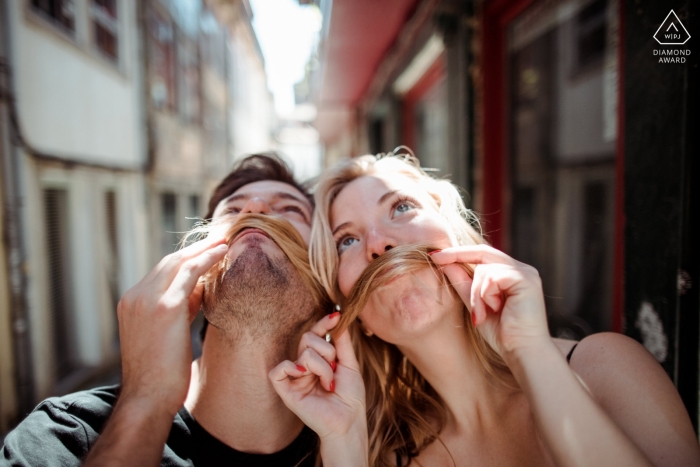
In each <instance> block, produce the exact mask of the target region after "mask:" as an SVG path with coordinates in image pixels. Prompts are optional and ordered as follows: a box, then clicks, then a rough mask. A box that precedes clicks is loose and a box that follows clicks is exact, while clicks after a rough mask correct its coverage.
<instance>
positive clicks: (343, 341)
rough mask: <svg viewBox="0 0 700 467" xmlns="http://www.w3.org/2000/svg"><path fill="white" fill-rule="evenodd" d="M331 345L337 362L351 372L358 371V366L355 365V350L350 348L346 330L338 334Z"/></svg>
mask: <svg viewBox="0 0 700 467" xmlns="http://www.w3.org/2000/svg"><path fill="white" fill-rule="evenodd" d="M333 344H334V345H335V355H336V358H337V359H338V362H339V363H340V364H341V365H343V366H346V367H348V368H350V369H351V370H355V371H360V365H359V363H357V357H355V349H354V348H353V346H352V339H350V331H348V330H347V329H346V330H345V331H343V332H342V333H340V335H339V336H338V337H336V338H335V339H334V341H333Z"/></svg>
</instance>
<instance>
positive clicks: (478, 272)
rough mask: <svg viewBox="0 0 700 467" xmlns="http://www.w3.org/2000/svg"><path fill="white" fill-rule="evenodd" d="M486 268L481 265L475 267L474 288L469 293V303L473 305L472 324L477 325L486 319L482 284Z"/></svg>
mask: <svg viewBox="0 0 700 467" xmlns="http://www.w3.org/2000/svg"><path fill="white" fill-rule="evenodd" d="M483 271H484V269H483V268H481V267H480V266H477V267H476V268H474V278H473V280H472V288H471V290H470V293H469V303H471V305H472V324H473V325H474V326H477V325H479V324H481V323H483V322H484V320H485V319H486V304H485V303H484V301H483V300H482V298H481V285H482V284H483V282H484V273H483Z"/></svg>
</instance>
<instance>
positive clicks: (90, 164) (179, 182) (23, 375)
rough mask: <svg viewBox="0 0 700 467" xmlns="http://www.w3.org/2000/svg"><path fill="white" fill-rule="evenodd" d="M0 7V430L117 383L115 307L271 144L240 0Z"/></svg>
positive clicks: (32, 1) (30, 1) (90, 0)
mask: <svg viewBox="0 0 700 467" xmlns="http://www.w3.org/2000/svg"><path fill="white" fill-rule="evenodd" d="M210 3H211V4H209V3H205V2H203V1H201V0H149V1H143V2H134V1H116V0H113V1H108V0H63V1H44V0H22V1H16V2H2V5H1V6H0V9H1V10H0V36H1V37H0V60H1V62H0V91H1V92H0V143H2V144H1V145H0V156H2V190H1V197H0V200H2V207H3V212H2V214H3V215H2V216H0V218H1V219H2V221H1V222H2V225H1V226H2V229H3V236H4V238H6V239H7V241H6V242H5V243H4V246H3V249H2V251H1V252H0V266H2V271H0V434H2V433H5V432H6V431H7V430H8V429H10V428H11V427H12V426H13V425H14V424H15V423H17V422H18V421H19V420H20V419H21V418H22V417H23V416H24V415H25V414H26V413H28V412H29V411H31V410H32V409H33V407H34V406H35V405H36V403H37V402H38V401H40V400H41V399H43V398H46V397H49V396H52V395H60V394H64V393H67V392H72V391H74V390H77V389H80V388H84V387H87V386H90V385H94V384H96V383H97V382H111V381H116V380H117V379H118V374H119V373H118V365H119V341H118V326H117V320H116V305H117V303H118V301H119V299H120V297H121V295H122V294H123V293H124V292H125V291H126V290H127V289H128V288H129V287H131V286H133V285H134V284H136V283H137V282H138V281H139V280H140V279H141V278H142V277H143V276H144V275H145V274H146V273H147V272H148V271H149V270H150V269H151V267H152V266H153V265H154V264H156V263H157V261H159V260H160V258H162V257H163V256H164V255H166V254H169V253H171V252H172V251H174V250H175V249H176V247H177V243H178V241H179V237H180V236H181V234H182V233H183V232H184V231H186V230H187V229H188V228H189V227H191V225H192V224H193V223H194V222H195V219H196V218H198V217H199V216H202V215H203V214H204V212H205V211H206V206H205V203H206V200H207V198H208V196H209V194H210V193H211V191H212V189H213V188H214V186H215V185H216V184H217V183H218V182H219V181H220V180H221V177H222V175H223V174H225V173H227V171H228V170H229V168H230V167H231V165H232V164H233V162H234V160H235V159H236V158H237V157H239V156H241V155H243V154H245V153H248V152H253V151H261V150H267V149H269V148H270V147H271V144H272V141H271V139H272V135H273V125H274V122H275V120H274V114H273V107H272V98H271V95H270V93H269V92H268V90H267V81H266V77H265V69H264V61H263V58H262V54H261V52H260V48H259V46H258V44H257V39H256V37H255V34H254V32H253V29H252V26H251V18H252V14H251V9H250V6H249V5H248V3H247V1H246V0H240V1H236V2H226V3H220V2H210Z"/></svg>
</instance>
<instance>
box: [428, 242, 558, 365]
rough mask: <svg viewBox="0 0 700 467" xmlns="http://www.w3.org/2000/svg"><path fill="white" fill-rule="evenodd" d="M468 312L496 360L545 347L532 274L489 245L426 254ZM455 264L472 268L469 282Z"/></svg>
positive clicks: (538, 292) (539, 290)
mask: <svg viewBox="0 0 700 467" xmlns="http://www.w3.org/2000/svg"><path fill="white" fill-rule="evenodd" d="M431 257H432V260H433V262H435V264H438V265H441V266H443V271H444V272H445V275H446V276H447V277H448V279H449V280H450V282H451V283H452V286H453V287H454V288H455V290H456V291H457V293H458V294H459V296H460V298H461V299H462V300H463V301H464V303H465V304H466V305H467V308H468V309H469V311H470V312H471V316H472V323H474V325H475V326H476V327H477V329H478V330H479V332H480V333H481V335H482V336H483V337H484V338H485V339H486V341H487V342H488V343H489V344H490V345H491V347H493V348H494V349H495V350H496V351H497V352H498V353H499V354H500V355H501V356H503V357H504V358H506V357H507V356H508V355H509V354H511V353H513V352H515V351H517V350H519V349H521V348H525V347H530V346H533V345H540V344H542V343H543V342H547V343H548V342H549V341H550V336H549V330H548V328H547V313H546V310H545V305H544V296H543V293H542V281H541V280H540V276H539V274H538V272H537V270H536V269H535V268H533V267H532V266H528V265H527V264H523V263H520V262H518V261H516V260H514V259H513V258H511V257H510V256H508V255H506V254H505V253H503V252H501V251H498V250H496V249H495V248H492V247H490V246H488V245H470V246H459V247H453V248H446V249H444V250H442V251H440V252H435V253H433V254H431ZM460 264H470V265H473V266H474V278H473V279H472V278H470V277H469V275H468V274H467V272H466V271H465V270H464V268H462V267H461V266H460Z"/></svg>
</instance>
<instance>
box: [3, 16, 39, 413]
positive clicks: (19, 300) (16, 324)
mask: <svg viewBox="0 0 700 467" xmlns="http://www.w3.org/2000/svg"><path fill="white" fill-rule="evenodd" d="M10 27H11V25H10V20H9V2H0V31H2V33H1V35H0V145H1V148H0V158H1V160H0V176H1V177H2V178H1V180H2V190H3V205H2V207H1V209H2V216H3V226H4V229H3V232H2V247H3V248H4V249H5V256H6V258H7V273H8V274H7V275H8V278H9V291H10V317H11V323H12V343H13V353H14V360H15V368H14V371H15V387H16V391H17V401H18V409H19V411H18V414H17V415H18V416H19V417H20V418H21V417H23V416H24V414H26V413H29V412H30V411H31V410H32V409H33V408H34V404H35V398H34V369H33V362H32V347H31V335H30V326H29V324H30V323H29V315H28V306H27V297H26V292H27V274H26V253H25V251H26V247H25V244H24V236H23V229H22V219H21V213H20V211H21V208H22V193H21V186H20V178H21V177H20V167H19V165H20V157H21V153H20V142H19V141H16V139H17V138H16V137H15V135H14V133H15V132H13V131H12V129H13V127H14V125H15V123H17V122H15V121H14V118H16V113H15V112H13V110H14V108H13V106H14V101H13V97H12V96H14V93H13V86H12V76H11V75H10V64H11V63H12V50H11V46H10Z"/></svg>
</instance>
